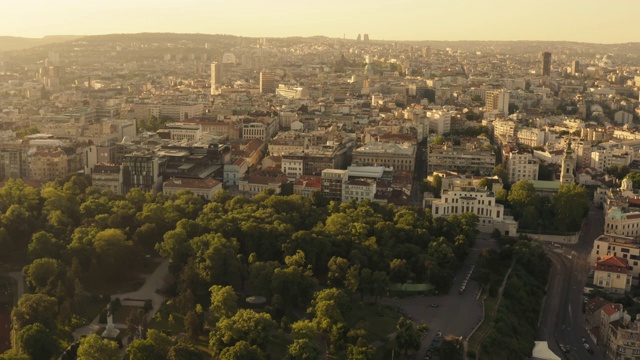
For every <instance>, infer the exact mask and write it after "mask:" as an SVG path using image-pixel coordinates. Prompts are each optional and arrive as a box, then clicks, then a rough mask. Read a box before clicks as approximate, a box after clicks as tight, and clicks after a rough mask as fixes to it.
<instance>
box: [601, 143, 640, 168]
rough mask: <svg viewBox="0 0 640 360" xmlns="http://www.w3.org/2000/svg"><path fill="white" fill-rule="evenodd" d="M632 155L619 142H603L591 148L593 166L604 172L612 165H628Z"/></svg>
mask: <svg viewBox="0 0 640 360" xmlns="http://www.w3.org/2000/svg"><path fill="white" fill-rule="evenodd" d="M631 160H632V157H631V153H630V151H629V150H626V149H623V148H622V145H621V144H619V143H602V144H600V145H598V146H596V147H594V148H593V149H592V150H591V167H592V168H595V169H596V170H598V171H599V172H603V171H605V170H606V169H608V168H610V167H612V166H627V165H629V163H630V162H631Z"/></svg>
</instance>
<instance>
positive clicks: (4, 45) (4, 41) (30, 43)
mask: <svg viewBox="0 0 640 360" xmlns="http://www.w3.org/2000/svg"><path fill="white" fill-rule="evenodd" d="M81 37H82V36H80V35H51V36H45V37H42V38H39V39H37V38H24V37H15V36H0V52H1V51H10V50H20V49H27V48H30V47H34V46H40V45H46V44H53V43H60V42H65V41H71V40H75V39H78V38H81Z"/></svg>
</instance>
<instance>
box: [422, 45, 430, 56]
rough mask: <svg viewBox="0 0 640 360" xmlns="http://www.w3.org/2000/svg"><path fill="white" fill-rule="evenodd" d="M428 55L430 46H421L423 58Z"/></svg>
mask: <svg viewBox="0 0 640 360" xmlns="http://www.w3.org/2000/svg"><path fill="white" fill-rule="evenodd" d="M429 55H431V47H429V46H427V47H423V48H422V57H423V58H425V59H428V58H429Z"/></svg>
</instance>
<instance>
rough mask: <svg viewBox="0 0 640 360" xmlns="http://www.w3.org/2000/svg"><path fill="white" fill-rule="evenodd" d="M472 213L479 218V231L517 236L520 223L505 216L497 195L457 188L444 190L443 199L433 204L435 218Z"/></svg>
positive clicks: (484, 191) (479, 190)
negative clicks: (497, 231) (497, 201)
mask: <svg viewBox="0 0 640 360" xmlns="http://www.w3.org/2000/svg"><path fill="white" fill-rule="evenodd" d="M465 212H472V213H474V214H476V215H477V216H478V230H480V231H481V232H485V233H490V232H492V231H494V230H496V229H497V230H499V231H500V232H501V233H502V234H505V235H508V236H515V235H516V234H517V232H518V223H517V222H516V221H515V220H514V219H513V218H512V217H511V216H505V215H504V205H502V204H498V203H496V197H495V194H494V193H493V192H491V191H487V190H486V189H479V188H475V187H455V188H453V189H451V190H443V191H442V197H441V198H440V199H437V200H434V201H433V202H432V203H431V214H432V215H433V217H439V216H449V215H452V214H462V213H465Z"/></svg>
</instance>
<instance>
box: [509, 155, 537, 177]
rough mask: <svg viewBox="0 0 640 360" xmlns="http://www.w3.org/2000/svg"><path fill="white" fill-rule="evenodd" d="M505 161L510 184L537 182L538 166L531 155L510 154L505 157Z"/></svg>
mask: <svg viewBox="0 0 640 360" xmlns="http://www.w3.org/2000/svg"><path fill="white" fill-rule="evenodd" d="M506 161H507V173H508V174H509V182H510V183H512V184H515V183H517V182H518V181H520V180H538V169H539V167H540V164H539V161H538V159H536V158H534V157H533V155H532V154H531V153H529V152H525V153H517V152H510V153H509V154H507V156H506Z"/></svg>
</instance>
